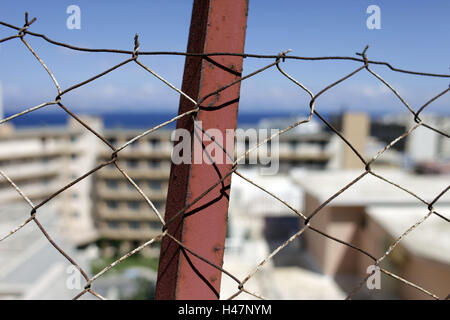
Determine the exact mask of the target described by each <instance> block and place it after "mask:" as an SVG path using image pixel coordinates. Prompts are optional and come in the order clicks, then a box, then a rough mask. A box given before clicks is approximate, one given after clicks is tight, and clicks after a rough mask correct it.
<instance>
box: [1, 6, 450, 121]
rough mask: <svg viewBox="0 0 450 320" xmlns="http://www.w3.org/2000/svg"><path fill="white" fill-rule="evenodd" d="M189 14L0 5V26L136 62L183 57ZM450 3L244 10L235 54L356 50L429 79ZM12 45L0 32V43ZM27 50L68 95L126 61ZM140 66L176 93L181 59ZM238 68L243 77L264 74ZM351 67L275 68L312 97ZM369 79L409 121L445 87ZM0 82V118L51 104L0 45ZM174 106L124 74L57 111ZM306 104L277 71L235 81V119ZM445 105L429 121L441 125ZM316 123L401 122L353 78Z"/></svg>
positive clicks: (447, 100) (444, 40)
mask: <svg viewBox="0 0 450 320" xmlns="http://www.w3.org/2000/svg"><path fill="white" fill-rule="evenodd" d="M71 4H75V5H78V6H79V7H80V8H81V29H80V30H69V29H67V28H66V19H67V18H68V16H69V15H68V14H67V13H66V8H67V7H68V6H69V5H71ZM371 4H375V5H378V6H379V7H380V9H381V30H369V29H368V28H367V27H366V19H367V18H368V16H369V14H367V13H366V9H367V7H368V6H369V5H371ZM191 9H192V1H190V0H172V1H162V0H152V1H149V0H147V1H144V0H135V1H127V2H125V1H106V0H104V1H100V0H98V1H92V0H91V1H87V0H78V1H75V0H71V1H65V0H60V1H49V0H47V1H31V0H24V1H21V2H17V1H12V0H2V1H1V2H0V20H1V21H5V22H8V23H11V24H14V25H18V26H19V25H22V24H23V21H24V12H25V11H28V12H29V14H30V17H37V18H38V20H37V21H36V22H35V23H34V24H33V25H32V26H31V27H30V28H31V30H32V31H35V32H38V33H44V34H46V35H47V36H48V37H50V38H52V39H54V40H58V41H62V42H67V43H70V44H74V45H78V46H84V47H93V48H120V49H128V50H130V49H132V48H133V36H134V34H135V33H136V32H138V33H139V35H140V42H141V50H142V51H152V50H168V51H171V50H173V51H185V50H186V45H187V36H188V31H189V30H188V29H189V22H190V15H191ZM449 14H450V1H446V0H434V1H419V0H396V1H375V0H373V1H365V0H347V1H335V0H317V1H271V0H250V8H249V16H248V25H247V37H246V45H245V51H246V52H248V53H261V54H277V53H278V52H280V51H283V50H286V49H292V50H293V51H292V53H291V54H292V55H301V56H330V55H343V56H354V55H355V52H360V51H361V50H362V49H363V48H364V46H365V45H366V44H369V45H370V49H369V50H368V56H369V59H372V60H381V61H388V62H389V63H391V64H392V65H393V66H396V67H399V68H404V69H412V70H417V71H426V72H433V73H449V72H450V71H449V67H450V61H449V56H450V55H449V53H450V42H449V41H448V40H449V37H448V35H449V34H450V22H449V21H450V19H449ZM12 34H14V32H13V30H11V29H9V28H6V27H3V26H0V38H3V37H6V36H9V35H12ZM27 40H29V43H30V44H31V46H32V47H33V48H34V49H35V50H36V51H37V52H38V54H39V55H40V56H41V57H42V59H43V60H44V61H45V62H46V63H47V65H48V66H49V68H50V69H51V70H52V71H53V72H54V74H55V76H56V78H57V79H58V81H59V83H60V85H61V86H62V88H67V87H70V86H71V85H73V84H75V83H78V82H80V81H82V80H84V79H87V78H89V77H90V76H92V75H94V74H96V73H99V72H101V71H103V70H105V69H106V68H108V67H110V66H112V65H114V64H116V63H118V62H120V61H122V60H124V59H126V58H127V57H126V56H124V55H115V54H99V53H81V52H73V51H70V50H68V49H64V48H60V47H56V46H53V45H50V44H48V43H46V42H45V41H43V40H42V39H39V38H33V37H30V36H27ZM140 59H142V61H143V62H144V63H145V64H146V65H148V66H149V67H150V68H152V69H153V70H155V71H156V72H158V73H160V74H161V75H162V76H164V77H165V78H167V79H168V80H169V81H171V82H172V83H174V84H175V85H176V86H178V87H180V86H181V80H182V74H183V66H184V58H183V57H155V56H152V57H142V58H140ZM269 62H270V61H268V60H265V61H264V60H258V59H253V60H252V59H246V60H245V61H244V73H250V72H251V71H253V70H255V69H257V68H259V67H260V66H263V65H264V64H266V63H269ZM358 66H360V64H359V63H357V62H348V61H310V62H308V61H286V62H285V63H284V65H283V67H284V69H285V70H286V71H287V72H289V73H290V74H291V75H292V76H294V77H295V78H296V79H298V80H299V81H301V82H302V83H303V84H304V85H306V86H307V87H308V88H310V89H311V90H312V91H313V92H318V91H320V90H321V89H322V88H324V87H325V86H327V85H328V84H330V83H331V82H333V81H335V80H337V79H339V78H340V77H342V76H344V75H345V74H347V73H349V72H351V71H352V70H354V69H356V68H357V67H358ZM373 69H374V70H375V71H376V72H377V73H379V74H380V75H382V76H383V77H384V78H385V79H386V80H387V81H389V82H390V83H391V84H392V85H393V86H394V87H395V88H397V89H398V91H399V92H400V93H401V94H402V95H404V97H405V99H406V101H408V102H409V103H410V104H411V106H412V107H413V108H415V109H417V108H418V107H420V106H421V105H422V104H423V103H424V102H426V101H427V100H428V99H430V98H431V97H432V96H434V95H436V94H437V93H439V92H440V91H442V90H443V89H445V88H446V87H447V86H448V85H449V82H450V79H449V78H430V77H422V76H413V75H405V74H398V73H395V72H392V71H390V70H389V69H388V68H386V67H383V66H374V67H373ZM0 81H1V82H2V84H3V92H4V106H5V108H6V110H7V111H18V110H23V109H25V108H28V107H31V106H35V105H37V104H40V103H42V102H45V101H50V100H52V99H53V98H54V97H55V96H56V91H55V88H54V87H53V84H52V82H51V80H50V78H49V77H48V75H47V74H46V73H45V71H44V70H43V69H42V67H41V66H40V65H39V63H38V62H37V61H36V60H35V59H34V57H33V56H32V55H31V54H30V52H29V51H28V50H27V49H26V48H25V46H24V45H23V44H22V43H21V42H20V40H18V39H15V40H12V41H8V42H6V43H3V44H1V45H0ZM178 100H179V98H178V95H177V94H176V93H175V92H173V91H171V90H170V89H168V88H167V87H166V86H165V85H164V84H162V83H161V82H159V81H158V80H157V79H155V78H154V77H152V76H151V75H150V74H149V73H147V72H145V71H144V70H141V69H140V68H138V66H137V65H135V64H129V65H127V66H125V67H123V68H121V69H119V70H116V71H114V72H112V73H110V74H109V75H107V76H106V77H104V78H101V79H98V80H96V81H95V82H93V83H90V84H88V85H86V86H84V87H82V88H79V89H77V90H75V91H73V92H71V93H69V94H67V96H64V100H63V102H64V103H65V104H66V105H68V106H69V107H71V108H72V109H73V110H77V111H87V112H100V111H104V110H107V111H120V110H133V111H141V110H145V111H150V110H154V111H161V110H165V111H166V110H170V111H173V112H176V110H177V108H178ZM307 102H308V99H307V97H306V95H305V94H304V93H302V92H301V91H300V90H299V89H298V87H296V86H295V85H293V84H292V83H290V82H289V81H288V80H287V79H285V78H284V77H282V76H281V75H280V74H279V73H278V72H277V71H276V69H273V70H270V71H266V72H264V73H263V74H260V75H258V76H256V77H254V78H252V79H249V80H246V81H245V82H244V83H243V84H242V89H241V104H240V110H241V112H246V111H248V112H252V111H261V110H274V111H280V110H283V111H290V112H293V113H294V112H306V111H307V110H308V106H307ZM449 107H450V94H447V95H446V96H444V97H442V98H440V99H439V100H437V101H436V102H435V103H433V104H432V105H430V107H429V110H430V111H435V112H443V113H447V114H448V113H449V110H450V108H449ZM317 108H319V109H320V110H324V111H327V112H329V111H339V110H341V109H343V108H345V109H355V110H368V111H372V112H376V111H383V112H384V111H392V112H400V111H403V110H406V109H405V108H404V107H403V106H402V105H401V104H400V102H399V101H397V99H396V98H395V97H394V96H393V94H392V93H391V92H389V90H387V89H386V88H385V87H383V86H382V85H381V83H380V82H379V81H378V80H376V79H375V78H373V76H371V75H369V74H368V73H367V72H361V73H359V74H357V75H356V76H354V77H353V78H351V79H349V80H347V81H345V82H344V83H343V84H341V85H339V86H338V87H336V88H334V89H332V90H330V91H329V92H328V93H326V94H325V95H323V96H322V97H320V98H319V99H318V101H317Z"/></svg>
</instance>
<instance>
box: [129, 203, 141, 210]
mask: <svg viewBox="0 0 450 320" xmlns="http://www.w3.org/2000/svg"><path fill="white" fill-rule="evenodd" d="M127 204H128V208H129V209H131V210H138V209H139V206H140V203H139V202H138V201H128V203H127Z"/></svg>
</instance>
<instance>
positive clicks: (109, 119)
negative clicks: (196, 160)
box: [5, 111, 302, 129]
mask: <svg viewBox="0 0 450 320" xmlns="http://www.w3.org/2000/svg"><path fill="white" fill-rule="evenodd" d="M11 115H13V113H6V114H5V117H9V116H11ZM91 115H92V116H96V117H100V118H101V119H102V120H103V125H104V127H105V128H108V129H114V128H125V129H127V128H128V129H139V128H150V127H153V126H156V125H158V124H160V123H162V122H165V121H167V120H169V119H171V118H173V117H175V116H176V115H177V114H176V113H145V112H111V113H101V114H91ZM294 116H295V117H298V116H302V115H298V114H294V113H289V112H281V113H272V112H260V113H239V114H238V125H243V126H247V125H254V124H257V123H259V122H260V121H261V120H262V119H267V118H290V117H294ZM69 117H70V115H68V114H67V113H65V112H40V111H33V112H30V113H27V114H25V115H21V116H19V117H17V118H15V119H13V120H11V122H12V123H13V125H14V126H15V127H18V128H20V127H53V126H64V125H66V124H67V121H68V118H69ZM175 125H176V123H175V122H173V123H171V124H169V125H167V127H168V128H174V127H175Z"/></svg>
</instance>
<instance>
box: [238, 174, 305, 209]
mask: <svg viewBox="0 0 450 320" xmlns="http://www.w3.org/2000/svg"><path fill="white" fill-rule="evenodd" d="M239 172H240V173H241V174H242V175H243V176H244V177H246V178H249V179H250V180H252V181H253V182H255V183H256V184H258V185H259V186H261V187H263V188H264V189H266V190H268V191H269V192H271V193H273V194H274V195H276V196H277V197H279V198H280V199H282V200H284V201H286V202H287V203H289V204H290V205H291V206H292V207H293V208H295V209H297V210H301V209H302V207H303V194H304V193H303V191H302V189H301V187H300V186H299V185H297V184H295V183H293V182H292V181H291V180H290V179H289V177H288V176H279V175H277V176H273V175H272V176H269V175H261V174H260V173H259V171H258V170H257V169H250V170H246V169H243V170H239ZM231 185H232V188H231V198H230V208H231V209H233V208H235V207H236V206H238V207H239V208H243V210H244V211H246V213H247V214H249V215H255V216H278V217H279V216H292V217H296V216H297V215H296V214H295V212H293V211H292V210H291V209H289V208H288V207H287V206H286V205H284V204H283V203H281V202H280V201H279V200H277V199H275V198H274V197H272V196H271V195H269V194H267V193H266V192H264V191H262V190H261V189H259V188H258V187H256V186H254V185H253V184H251V183H249V182H248V181H246V180H244V179H242V178H241V177H239V176H237V175H233V178H232V183H231Z"/></svg>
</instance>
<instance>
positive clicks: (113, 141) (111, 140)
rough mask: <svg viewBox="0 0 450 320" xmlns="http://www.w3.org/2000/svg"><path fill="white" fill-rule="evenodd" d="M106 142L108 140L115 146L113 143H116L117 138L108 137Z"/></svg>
mask: <svg viewBox="0 0 450 320" xmlns="http://www.w3.org/2000/svg"><path fill="white" fill-rule="evenodd" d="M108 142H109V143H110V144H112V145H113V146H115V145H116V144H117V139H116V138H109V139H108Z"/></svg>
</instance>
